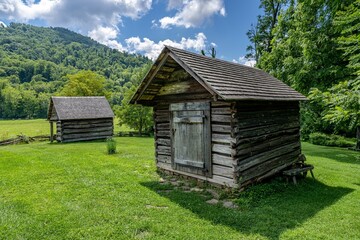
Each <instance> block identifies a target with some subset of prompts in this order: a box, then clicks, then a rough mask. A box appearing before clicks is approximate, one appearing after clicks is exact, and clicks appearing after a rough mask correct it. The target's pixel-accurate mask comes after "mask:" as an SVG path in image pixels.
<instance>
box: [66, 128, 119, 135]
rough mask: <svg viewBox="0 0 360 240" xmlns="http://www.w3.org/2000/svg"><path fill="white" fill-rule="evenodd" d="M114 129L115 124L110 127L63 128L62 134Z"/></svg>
mask: <svg viewBox="0 0 360 240" xmlns="http://www.w3.org/2000/svg"><path fill="white" fill-rule="evenodd" d="M109 131H113V126H110V127H88V128H63V129H62V131H61V132H62V134H69V133H70V134H71V133H91V132H109Z"/></svg>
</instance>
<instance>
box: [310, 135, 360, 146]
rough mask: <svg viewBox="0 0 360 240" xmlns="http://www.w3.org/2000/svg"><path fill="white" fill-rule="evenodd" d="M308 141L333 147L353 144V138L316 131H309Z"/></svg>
mask: <svg viewBox="0 0 360 240" xmlns="http://www.w3.org/2000/svg"><path fill="white" fill-rule="evenodd" d="M309 142H310V143H312V144H316V145H322V146H335V147H353V146H354V145H355V141H354V140H353V139H347V138H345V137H343V136H339V135H334V134H331V135H329V134H324V133H318V132H315V133H311V134H310V135H309Z"/></svg>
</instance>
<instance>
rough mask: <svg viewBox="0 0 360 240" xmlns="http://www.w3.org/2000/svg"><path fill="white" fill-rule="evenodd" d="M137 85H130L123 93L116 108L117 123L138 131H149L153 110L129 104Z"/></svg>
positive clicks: (151, 124)
mask: <svg viewBox="0 0 360 240" xmlns="http://www.w3.org/2000/svg"><path fill="white" fill-rule="evenodd" d="M136 89H137V87H136V86H134V85H132V86H131V87H130V88H129V89H128V90H127V91H126V93H125V96H124V99H123V100H122V105H121V106H120V107H119V108H118V109H117V110H116V115H117V117H118V118H119V125H120V126H121V125H123V124H125V125H127V126H129V127H130V128H133V129H135V130H137V131H138V132H139V134H140V135H141V134H142V133H143V132H150V131H151V130H152V126H153V125H154V123H153V111H152V108H151V107H144V106H140V105H133V104H129V101H130V99H131V97H132V96H133V95H134V93H135V91H136Z"/></svg>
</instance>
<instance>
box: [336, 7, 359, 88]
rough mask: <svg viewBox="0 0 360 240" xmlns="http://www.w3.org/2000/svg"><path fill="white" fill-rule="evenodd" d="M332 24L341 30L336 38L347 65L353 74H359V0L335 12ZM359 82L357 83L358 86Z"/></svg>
mask: <svg viewBox="0 0 360 240" xmlns="http://www.w3.org/2000/svg"><path fill="white" fill-rule="evenodd" d="M334 24H335V26H336V27H338V28H339V30H340V31H341V36H340V37H339V38H338V39H337V41H338V44H339V45H340V49H341V50H343V52H344V54H343V56H344V57H345V58H346V59H348V61H349V64H348V67H349V68H350V70H351V71H352V73H353V74H354V75H355V76H358V77H359V76H360V49H359V39H360V0H356V1H354V3H353V4H351V5H350V6H348V7H347V8H345V10H344V11H339V12H337V15H336V18H335V21H334ZM359 85H360V84H358V86H359Z"/></svg>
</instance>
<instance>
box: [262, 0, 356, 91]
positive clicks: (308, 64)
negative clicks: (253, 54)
mask: <svg viewBox="0 0 360 240" xmlns="http://www.w3.org/2000/svg"><path fill="white" fill-rule="evenodd" d="M345 2H349V1H339V0H317V1H312V0H298V1H297V2H296V4H294V5H291V6H289V8H287V9H286V11H284V13H282V14H281V15H280V16H279V19H278V20H279V22H278V24H277V26H276V27H275V28H274V30H273V36H274V38H273V39H272V43H271V46H272V47H271V51H270V52H265V53H264V54H263V55H262V58H261V61H260V62H259V64H258V65H257V66H258V67H260V68H262V69H264V70H265V71H267V72H270V73H271V74H272V75H274V76H275V77H277V78H279V79H280V80H282V81H284V82H286V83H287V84H289V85H291V86H292V87H294V88H295V89H296V90H298V91H300V92H302V93H303V94H305V95H307V94H308V92H309V90H310V88H311V87H317V88H319V89H321V90H325V89H327V88H330V87H331V86H332V85H333V84H336V83H339V82H340V81H342V80H344V79H346V77H347V76H348V75H349V71H348V69H347V68H346V65H347V61H346V60H345V59H344V58H343V56H342V51H341V50H340V49H339V48H338V44H337V37H339V36H340V33H339V31H338V28H336V27H335V26H334V18H335V16H336V13H337V11H339V10H341V9H342V8H344V6H345Z"/></svg>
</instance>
